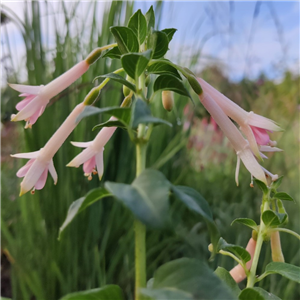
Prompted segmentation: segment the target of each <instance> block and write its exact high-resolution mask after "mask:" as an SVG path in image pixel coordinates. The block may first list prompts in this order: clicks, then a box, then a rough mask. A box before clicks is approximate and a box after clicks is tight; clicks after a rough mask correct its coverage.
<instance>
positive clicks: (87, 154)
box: [67, 148, 96, 168]
mask: <svg viewBox="0 0 300 300" xmlns="http://www.w3.org/2000/svg"><path fill="white" fill-rule="evenodd" d="M95 154H96V153H95V151H94V150H93V149H91V148H86V149H84V150H83V151H82V152H81V153H79V154H78V155H77V156H76V157H74V158H73V160H72V161H70V162H69V163H68V164H67V167H76V168H77V167H79V166H80V165H82V164H83V163H84V162H86V161H87V160H89V159H90V158H92V157H93V156H94V155H95Z"/></svg>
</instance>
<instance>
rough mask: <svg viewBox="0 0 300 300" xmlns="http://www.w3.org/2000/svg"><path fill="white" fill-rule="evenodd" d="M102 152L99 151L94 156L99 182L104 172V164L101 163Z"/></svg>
mask: <svg viewBox="0 0 300 300" xmlns="http://www.w3.org/2000/svg"><path fill="white" fill-rule="evenodd" d="M103 151H104V148H103V150H102V151H100V152H99V153H98V154H96V165H97V172H98V177H99V180H101V178H102V176H103V172H104V163H103Z"/></svg>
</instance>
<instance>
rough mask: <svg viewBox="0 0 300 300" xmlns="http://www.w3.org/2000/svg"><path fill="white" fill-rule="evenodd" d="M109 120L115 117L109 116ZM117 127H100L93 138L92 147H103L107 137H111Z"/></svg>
mask: <svg viewBox="0 0 300 300" xmlns="http://www.w3.org/2000/svg"><path fill="white" fill-rule="evenodd" d="M110 120H115V118H113V117H112V118H110ZM116 129H117V127H104V128H102V129H101V130H100V131H99V133H98V134H97V136H96V137H95V139H94V147H95V149H101V148H103V147H104V146H105V145H106V143H107V142H108V141H109V139H110V138H111V137H112V135H113V134H114V132H115V131H116Z"/></svg>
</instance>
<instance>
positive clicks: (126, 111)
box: [76, 106, 131, 125]
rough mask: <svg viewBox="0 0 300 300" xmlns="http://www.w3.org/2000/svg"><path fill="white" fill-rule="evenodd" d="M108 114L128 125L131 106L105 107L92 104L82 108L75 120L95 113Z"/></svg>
mask: <svg viewBox="0 0 300 300" xmlns="http://www.w3.org/2000/svg"><path fill="white" fill-rule="evenodd" d="M103 113H104V114H108V115H110V116H114V117H116V118H117V119H118V120H119V121H122V122H123V123H124V124H126V125H128V124H129V123H130V119H131V108H130V107H119V106H111V107H105V108H98V107H94V106H87V107H85V108H84V110H83V112H82V113H81V114H80V115H79V116H78V117H77V119H76V121H77V122H79V121H80V120H82V119H83V118H86V117H89V116H92V115H97V114H103Z"/></svg>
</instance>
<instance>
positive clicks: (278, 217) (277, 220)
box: [262, 210, 287, 227]
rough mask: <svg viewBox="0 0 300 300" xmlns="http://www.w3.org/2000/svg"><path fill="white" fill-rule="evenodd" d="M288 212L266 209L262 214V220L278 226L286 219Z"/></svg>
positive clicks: (267, 223) (267, 224)
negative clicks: (282, 212)
mask: <svg viewBox="0 0 300 300" xmlns="http://www.w3.org/2000/svg"><path fill="white" fill-rule="evenodd" d="M286 218H287V214H281V213H278V212H274V211H272V210H265V211H264V212H263V214H262V220H263V222H264V223H265V225H266V226H268V227H276V226H279V225H281V224H283V223H284V222H285V221H286Z"/></svg>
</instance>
